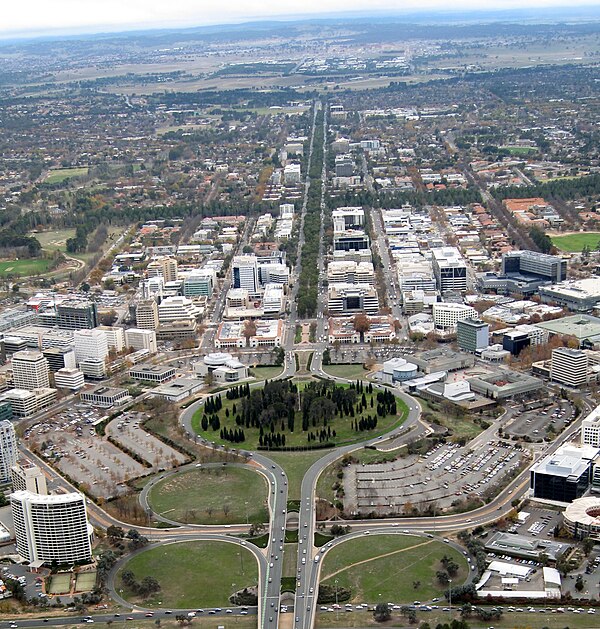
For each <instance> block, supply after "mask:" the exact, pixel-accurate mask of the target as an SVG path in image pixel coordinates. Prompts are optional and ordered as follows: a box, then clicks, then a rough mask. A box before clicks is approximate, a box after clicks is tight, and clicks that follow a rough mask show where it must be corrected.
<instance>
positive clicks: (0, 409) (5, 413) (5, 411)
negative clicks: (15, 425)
mask: <svg viewBox="0 0 600 629" xmlns="http://www.w3.org/2000/svg"><path fill="white" fill-rule="evenodd" d="M12 418H13V409H12V406H11V405H10V402H7V401H0V422H3V421H5V420H11V419H12Z"/></svg>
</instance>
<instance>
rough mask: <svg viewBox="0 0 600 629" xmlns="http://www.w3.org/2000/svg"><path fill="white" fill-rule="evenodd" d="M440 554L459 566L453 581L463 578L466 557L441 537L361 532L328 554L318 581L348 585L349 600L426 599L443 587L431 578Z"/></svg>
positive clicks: (457, 581)
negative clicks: (440, 540)
mask: <svg viewBox="0 0 600 629" xmlns="http://www.w3.org/2000/svg"><path fill="white" fill-rule="evenodd" d="M398 551H401V552H398ZM390 553H393V554H390ZM383 555H387V556H383ZM444 555H447V556H448V557H450V558H451V559H453V560H454V561H455V562H456V563H457V564H458V565H459V566H460V570H459V572H458V574H457V575H456V576H455V577H454V582H455V583H462V582H463V581H464V580H465V579H466V577H467V575H468V574H469V570H468V566H467V562H466V560H465V558H464V557H463V556H462V555H461V554H460V553H459V552H457V551H455V550H454V549H453V548H450V547H449V546H447V545H446V544H443V543H442V542H438V541H435V540H431V539H428V538H426V537H417V536H409V535H370V536H366V535H365V536H364V537H361V538H358V539H352V540H349V541H348V542H346V543H344V544H340V545H339V546H336V547H335V548H333V549H332V550H331V551H330V552H328V553H327V555H326V557H325V560H324V564H323V568H322V570H321V583H325V584H327V585H333V583H334V581H335V579H337V580H338V583H339V586H340V587H345V588H350V590H351V592H352V597H351V599H350V600H351V601H352V602H363V601H366V602H371V603H372V602H377V601H379V600H382V601H386V602H387V601H393V602H394V603H398V604H401V603H412V601H414V600H421V601H426V600H431V599H432V598H433V597H436V596H438V597H440V596H441V595H442V593H443V592H444V591H445V589H446V588H445V587H444V586H441V585H440V584H439V583H438V582H437V580H436V572H437V571H438V570H442V569H443V567H442V564H441V563H440V560H441V558H442V557H443V556H444ZM360 562H363V563H360ZM417 582H418V587H415V585H417Z"/></svg>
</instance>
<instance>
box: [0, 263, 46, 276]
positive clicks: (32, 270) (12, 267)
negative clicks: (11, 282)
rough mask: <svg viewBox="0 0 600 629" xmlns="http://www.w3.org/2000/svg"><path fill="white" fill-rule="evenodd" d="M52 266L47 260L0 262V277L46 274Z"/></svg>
mask: <svg viewBox="0 0 600 629" xmlns="http://www.w3.org/2000/svg"><path fill="white" fill-rule="evenodd" d="M51 264H52V260H50V259H47V258H31V259H30V260H5V261H3V262H0V276H2V277H5V276H7V275H11V276H14V277H28V276H30V275H37V274H41V273H46V271H48V269H49V268H50V265H51Z"/></svg>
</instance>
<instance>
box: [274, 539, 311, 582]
mask: <svg viewBox="0 0 600 629" xmlns="http://www.w3.org/2000/svg"><path fill="white" fill-rule="evenodd" d="M298 547H300V552H302V549H303V548H305V546H304V544H285V545H284V547H283V551H284V554H283V576H284V577H295V576H296V569H297V566H298ZM277 548H279V546H278V547H277ZM307 552H308V551H307ZM280 556H281V555H280Z"/></svg>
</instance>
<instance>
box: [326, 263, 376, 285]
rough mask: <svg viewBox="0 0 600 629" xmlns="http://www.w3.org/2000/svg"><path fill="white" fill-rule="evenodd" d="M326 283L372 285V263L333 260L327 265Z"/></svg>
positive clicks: (373, 272) (373, 278)
mask: <svg viewBox="0 0 600 629" xmlns="http://www.w3.org/2000/svg"><path fill="white" fill-rule="evenodd" d="M327 281H328V282H329V283H330V284H335V283H339V284H374V283H375V271H374V269H373V263H372V262H354V261H353V260H334V261H332V262H330V263H329V264H328V265H327Z"/></svg>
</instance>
